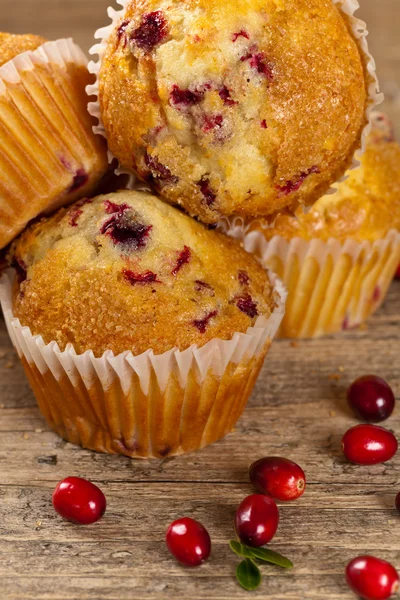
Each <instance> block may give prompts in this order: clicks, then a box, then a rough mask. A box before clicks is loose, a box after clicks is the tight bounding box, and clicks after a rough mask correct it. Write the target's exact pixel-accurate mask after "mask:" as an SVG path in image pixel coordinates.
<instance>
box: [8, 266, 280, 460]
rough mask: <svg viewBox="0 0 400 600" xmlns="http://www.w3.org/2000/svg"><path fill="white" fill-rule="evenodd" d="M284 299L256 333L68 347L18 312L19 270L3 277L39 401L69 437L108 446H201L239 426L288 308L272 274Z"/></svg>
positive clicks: (16, 337) (166, 449)
mask: <svg viewBox="0 0 400 600" xmlns="http://www.w3.org/2000/svg"><path fill="white" fill-rule="evenodd" d="M270 278H271V282H272V283H273V285H274V289H275V291H276V297H277V300H276V308H275V309H274V311H273V313H272V314H271V316H270V317H269V318H268V319H266V318H265V317H259V318H258V319H257V321H256V323H255V325H254V327H249V329H248V330H247V332H246V333H235V334H234V335H233V337H232V339H230V340H226V341H225V340H221V339H214V340H211V341H210V342H208V343H207V344H205V345H204V346H203V347H201V348H198V347H197V346H192V347H190V348H188V349H187V350H184V351H179V350H177V349H176V348H173V349H171V350H170V351H168V352H165V353H164V354H161V355H156V354H154V353H153V351H152V350H148V351H147V352H145V353H143V354H141V355H139V356H134V355H133V354H132V353H131V352H124V353H123V354H120V355H118V356H114V354H113V353H112V352H111V351H108V352H106V353H105V354H104V355H103V356H102V357H101V358H96V357H95V356H94V354H93V352H91V351H88V352H85V353H84V354H76V352H75V350H74V348H73V346H72V345H68V346H67V348H66V349H65V350H64V351H63V352H61V351H60V349H59V347H58V345H57V344H56V343H55V342H51V343H50V344H45V342H44V340H43V338H42V337H41V336H38V335H36V336H34V335H32V333H31V331H30V329H29V328H28V327H23V326H22V325H21V323H20V321H19V320H18V319H16V318H14V316H13V312H12V283H11V276H10V275H9V274H5V275H3V277H2V278H1V279H0V303H1V306H2V309H3V313H4V318H5V322H6V325H7V329H8V332H9V334H10V337H11V340H12V343H13V345H14V346H15V348H16V350H17V352H18V355H19V357H20V359H21V361H22V363H23V365H24V368H25V371H26V373H27V376H28V378H29V381H30V383H31V386H32V388H33V390H34V393H35V395H36V398H37V401H38V404H39V407H40V409H41V411H42V413H43V414H44V416H45V417H46V419H47V421H48V422H49V424H50V426H51V427H52V428H53V429H54V430H55V431H56V432H57V433H59V434H60V435H61V436H62V437H64V438H65V439H67V440H69V441H71V442H73V443H77V444H80V445H82V446H84V447H86V448H90V449H93V450H97V451H101V452H110V453H121V454H125V455H128V456H131V457H139V458H147V457H163V456H171V455H176V454H181V453H183V452H188V451H193V450H197V449H199V448H202V447H204V446H206V445H208V444H209V443H212V442H214V441H216V440H218V439H220V438H221V437H223V436H224V435H226V434H227V433H229V432H230V431H231V430H232V429H233V428H234V426H235V424H236V421H237V420H238V418H239V417H240V415H241V413H242V412H243V410H244V408H245V406H246V403H247V400H248V398H249V395H250V393H251V391H252V388H253V386H254V384H255V381H256V379H257V376H258V373H259V371H260V369H261V367H262V364H263V362H264V358H265V356H266V354H267V352H268V349H269V347H270V345H271V343H272V340H273V338H274V336H275V334H276V331H277V330H278V328H279V326H280V324H281V321H282V318H283V315H284V306H285V300H286V291H285V289H284V287H283V285H282V283H281V282H280V281H279V280H278V279H277V278H276V277H275V276H274V275H272V274H271V276H270Z"/></svg>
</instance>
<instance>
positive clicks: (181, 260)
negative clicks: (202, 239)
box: [172, 246, 192, 275]
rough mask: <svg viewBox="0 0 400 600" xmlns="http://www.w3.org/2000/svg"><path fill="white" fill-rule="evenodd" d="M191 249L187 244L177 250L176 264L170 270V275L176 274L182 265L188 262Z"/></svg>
mask: <svg viewBox="0 0 400 600" xmlns="http://www.w3.org/2000/svg"><path fill="white" fill-rule="evenodd" d="M191 256H192V251H191V250H190V248H189V247H188V246H184V247H183V250H182V251H181V252H179V254H178V259H177V261H176V265H175V267H174V268H173V270H172V275H177V274H178V273H179V271H180V270H181V269H182V267H183V266H184V265H186V264H188V263H189V262H190V258H191Z"/></svg>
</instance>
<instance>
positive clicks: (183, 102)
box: [170, 85, 204, 108]
mask: <svg viewBox="0 0 400 600" xmlns="http://www.w3.org/2000/svg"><path fill="white" fill-rule="evenodd" d="M203 98H204V91H203V90H200V91H198V90H195V91H191V90H182V89H181V88H180V87H179V86H177V85H174V86H173V87H172V90H171V94H170V102H171V104H173V105H175V106H177V107H178V108H179V106H181V107H184V106H194V105H195V104H199V103H200V102H201V101H202V100H203Z"/></svg>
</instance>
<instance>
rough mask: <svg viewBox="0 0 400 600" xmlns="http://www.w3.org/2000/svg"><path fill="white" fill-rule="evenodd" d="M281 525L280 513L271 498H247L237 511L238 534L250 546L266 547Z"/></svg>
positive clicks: (256, 495)
mask: <svg viewBox="0 0 400 600" xmlns="http://www.w3.org/2000/svg"><path fill="white" fill-rule="evenodd" d="M278 523H279V511H278V507H277V505H276V504H275V501H274V500H273V499H272V498H270V497H269V496H263V495H261V494H252V495H251V496H247V498H245V499H244V500H243V502H242V503H241V504H240V506H239V508H238V509H237V511H236V521H235V525H236V533H237V534H238V536H239V538H240V540H241V541H242V542H243V543H244V544H247V545H248V546H255V547H258V546H264V544H267V543H268V542H270V541H271V540H272V538H273V537H274V535H275V533H276V530H277V529H278Z"/></svg>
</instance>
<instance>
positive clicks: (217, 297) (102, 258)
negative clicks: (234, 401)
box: [10, 191, 275, 356]
mask: <svg viewBox="0 0 400 600" xmlns="http://www.w3.org/2000/svg"><path fill="white" fill-rule="evenodd" d="M10 261H11V263H12V264H13V265H14V266H15V267H16V269H17V273H18V279H19V284H18V285H17V287H16V290H15V297H14V315H15V316H16V317H18V318H19V319H20V321H21V323H22V325H24V326H29V327H30V329H31V331H32V333H33V334H40V335H42V336H43V339H44V340H45V342H46V343H49V342H51V341H52V340H55V341H56V342H57V343H58V344H59V346H60V348H61V349H64V348H65V347H66V345H67V344H68V343H72V344H73V345H74V348H75V350H76V352H78V353H83V352H85V351H86V350H89V349H90V350H93V352H94V354H95V355H96V356H101V355H102V354H103V353H104V352H105V351H106V350H112V351H113V352H114V353H115V354H118V353H120V352H124V351H126V350H131V351H132V352H133V353H134V354H140V353H142V352H144V351H146V350H148V349H152V350H153V351H154V352H155V353H156V354H158V353H162V352H164V351H167V350H169V349H171V348H173V347H177V348H179V349H180V350H183V349H185V348H188V347H189V346H191V345H192V344H197V345H198V346H202V345H204V344H205V343H206V342H208V341H209V340H210V339H212V338H215V337H218V338H222V339H230V338H231V337H232V336H233V334H234V333H235V332H246V331H247V329H248V328H249V327H250V326H252V325H254V323H255V321H256V320H257V317H258V316H264V317H266V318H268V317H269V316H270V314H271V312H272V311H273V309H274V308H275V296H274V292H273V291H272V286H271V285H270V282H269V279H268V276H267V273H266V272H265V270H264V269H262V268H261V266H260V265H259V264H258V262H257V261H256V259H255V258H253V257H252V256H251V255H250V254H247V253H246V252H245V251H244V250H243V249H242V248H241V246H240V245H239V244H238V243H237V242H236V241H234V240H232V239H230V238H227V237H225V236H224V235H222V234H220V233H217V232H215V231H209V230H208V229H206V228H205V227H204V226H203V225H201V224H199V223H197V222H195V221H193V220H192V219H190V218H189V217H187V216H186V215H184V214H182V213H181V212H180V211H178V210H177V209H175V208H173V207H171V206H169V205H167V204H164V203H163V202H162V201H161V200H159V199H158V198H156V197H154V196H151V195H149V194H146V193H143V192H127V191H123V192H119V193H117V194H110V195H103V196H99V197H97V198H95V199H94V200H87V201H81V202H78V203H76V204H75V205H73V206H72V207H70V208H69V209H68V210H65V209H62V210H61V211H59V212H58V213H57V214H56V215H55V216H53V217H52V218H50V219H47V220H46V219H43V220H42V221H41V222H40V223H37V224H35V225H33V226H32V227H31V228H30V229H28V230H27V231H26V232H24V234H23V235H22V236H21V237H20V238H19V239H18V240H17V241H16V242H15V243H14V244H13V246H12V248H11V253H10Z"/></svg>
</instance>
